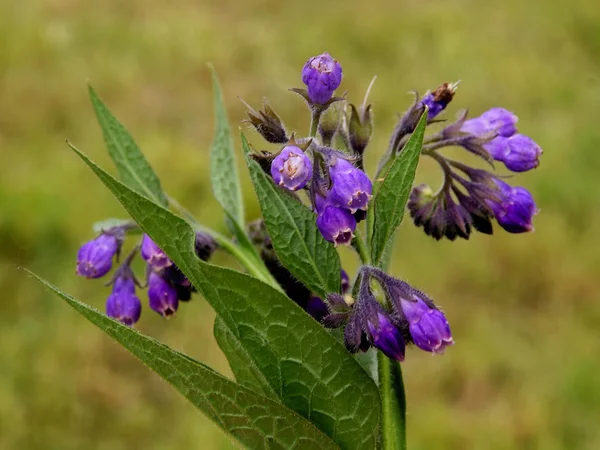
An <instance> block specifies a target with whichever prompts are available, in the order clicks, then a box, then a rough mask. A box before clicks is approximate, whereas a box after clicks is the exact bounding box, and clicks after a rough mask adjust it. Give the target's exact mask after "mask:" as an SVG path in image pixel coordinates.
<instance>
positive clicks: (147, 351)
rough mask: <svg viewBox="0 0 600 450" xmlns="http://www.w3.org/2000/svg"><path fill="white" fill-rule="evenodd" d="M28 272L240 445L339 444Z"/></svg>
mask: <svg viewBox="0 0 600 450" xmlns="http://www.w3.org/2000/svg"><path fill="white" fill-rule="evenodd" d="M29 273H30V274H31V275H33V276H34V277H35V278H37V279H38V280H39V281H40V282H42V283H43V284H44V285H46V286H47V287H48V288H50V289H51V290H52V291H54V293H56V294H58V295H59V296H60V297H62V298H63V299H64V300H65V301H66V302H67V303H68V304H69V305H70V306H72V307H73V309H75V310H76V311H77V312H79V313H80V314H81V315H82V316H84V317H86V318H87V319H88V320H89V321H90V322H92V323H93V324H94V325H96V326H97V327H98V328H100V329H102V330H103V331H104V332H106V333H107V334H108V335H109V336H111V337H112V338H114V339H115V340H116V341H117V342H119V343H120V344H121V345H123V346H124V347H125V348H126V349H127V350H129V351H130V352H131V353H133V354H134V355H135V356H137V357H138V358H139V359H140V360H141V361H142V362H143V363H144V364H146V365H147V366H148V367H150V369H152V370H153V371H154V372H156V373H157V374H158V375H160V376H161V377H162V378H164V379H165V381H167V382H168V383H169V384H171V385H172V386H173V387H174V388H175V389H177V390H178V391H179V392H180V393H181V394H183V395H184V396H185V397H186V398H187V399H188V400H189V401H191V402H192V403H193V404H194V405H195V406H196V407H197V408H198V409H200V410H201V411H202V412H204V414H206V415H207V416H208V417H209V418H210V419H212V420H213V421H214V422H215V423H216V424H217V425H218V426H219V427H221V428H222V429H224V430H225V431H226V432H228V433H229V434H231V435H232V436H233V437H234V438H235V439H237V440H238V441H239V442H240V443H242V444H243V445H245V446H247V447H249V448H253V449H254V448H257V449H258V448H263V449H272V448H278V449H288V448H294V449H306V450H310V449H315V448H326V449H331V450H333V449H337V448H339V447H338V446H337V445H336V444H335V443H334V442H333V441H332V440H331V439H329V438H328V437H327V436H325V435H324V434H323V433H322V432H320V431H319V430H318V429H317V428H316V427H315V426H314V425H312V424H311V423H310V422H308V421H307V420H306V419H304V418H303V417H301V416H300V415H298V414H296V413H295V412H294V411H292V410H290V409H288V408H286V407H285V406H283V405H282V404H281V403H279V402H277V401H274V400H271V399H269V398H267V397H264V396H262V395H259V394H257V393H256V392H254V391H252V390H250V389H248V388H245V387H243V386H240V385H238V384H236V383H234V382H232V381H230V380H228V379H227V378H225V377H223V376H222V375H220V374H218V373H217V372H215V371H214V370H212V369H210V368H209V367H207V366H205V365H203V364H201V363H199V362H198V361H195V360H193V359H192V358H190V357H189V356H186V355H184V354H183V353H179V352H177V351H175V350H172V349H170V348H169V347H167V346H166V345H164V344H161V343H160V342H158V341H156V340H154V339H152V338H149V337H147V336H144V335H143V334H141V333H139V332H138V331H136V330H134V329H132V328H130V327H127V326H125V325H123V324H121V323H120V322H118V321H116V320H113V319H111V318H109V317H106V316H105V315H104V314H102V313H101V312H99V311H98V310H96V309H94V308H91V307H90V306H87V305H85V304H83V303H81V302H79V301H77V300H75V299H74V298H73V297H71V296H69V295H67V294H65V293H63V292H62V291H60V290H59V289H58V288H57V287H56V286H53V285H52V284H50V283H49V282H47V281H45V280H43V279H41V278H40V277H38V276H37V275H35V274H33V273H31V272H29Z"/></svg>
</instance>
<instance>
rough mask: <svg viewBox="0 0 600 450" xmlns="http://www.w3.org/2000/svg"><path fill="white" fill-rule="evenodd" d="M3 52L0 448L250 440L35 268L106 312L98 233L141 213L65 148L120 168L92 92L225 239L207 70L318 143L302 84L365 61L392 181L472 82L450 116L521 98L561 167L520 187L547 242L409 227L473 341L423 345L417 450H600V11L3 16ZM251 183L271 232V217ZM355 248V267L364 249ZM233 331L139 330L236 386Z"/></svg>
mask: <svg viewBox="0 0 600 450" xmlns="http://www.w3.org/2000/svg"><path fill="white" fill-rule="evenodd" d="M0 43H1V44H0V292H1V293H2V300H1V301H0V448H2V449H61V450H67V449H111V450H112V449H115V450H118V449H131V448H146V449H176V448H186V449H213V448H214V449H228V448H232V445H233V444H232V443H231V442H230V441H229V440H228V439H227V438H226V437H225V436H224V435H223V434H222V433H221V432H220V431H219V430H218V429H217V428H216V426H213V425H212V423H210V422H208V420H207V419H205V418H204V417H203V416H202V415H201V414H199V413H197V412H196V411H195V410H194V408H193V407H192V406H191V405H190V404H188V403H187V401H186V400H185V399H183V398H182V397H180V396H179V395H178V394H177V393H176V392H175V391H173V390H171V388H170V387H169V386H168V385H166V384H165V383H164V382H162V381H161V380H160V379H159V378H158V377H157V376H155V375H153V374H152V373H151V372H150V371H149V370H147V369H146V368H145V367H143V366H142V365H141V364H140V363H138V362H137V361H136V360H135V359H134V358H133V357H131V356H130V355H129V354H127V353H126V351H125V350H122V349H121V348H119V347H118V346H117V344H115V343H113V342H112V341H111V340H110V339H109V338H108V337H106V336H105V335H103V334H102V332H101V331H99V330H97V329H96V328H94V327H93V326H92V325H91V324H89V323H88V322H86V321H85V320H84V319H83V318H81V317H79V316H78V315H77V314H76V313H75V312H74V311H72V310H71V309H69V308H68V307H67V306H66V305H65V304H64V303H63V302H61V301H60V300H59V299H58V298H57V297H54V296H53V295H51V294H50V293H49V292H46V291H44V290H43V289H42V288H41V287H40V286H39V285H38V284H37V283H36V282H34V281H33V280H31V279H29V278H28V277H27V276H26V275H25V274H24V273H22V272H19V271H18V270H17V267H18V266H25V267H28V268H30V269H32V270H34V271H36V272H37V273H40V274H41V275H42V276H44V277H46V278H48V279H49V280H51V281H52V282H54V283H56V284H57V285H59V286H61V287H62V288H64V289H65V290H66V291H67V292H69V293H71V294H73V295H75V296H76V297H78V298H79V299H81V300H83V301H85V302H88V303H90V304H92V305H94V306H96V307H98V308H103V303H104V300H105V298H106V296H107V295H108V293H109V291H108V289H107V288H104V287H103V282H102V281H100V280H96V281H87V280H83V279H81V278H78V277H76V276H75V273H74V262H75V253H76V251H77V248H78V246H79V245H80V244H81V243H82V242H84V241H85V240H88V239H90V238H91V237H92V231H91V228H90V226H91V224H92V223H93V222H94V221H97V220H100V219H103V218H106V217H124V212H123V210H122V209H121V207H120V206H119V205H118V204H117V202H116V200H114V199H113V198H112V197H111V194H110V193H109V192H108V191H107V190H106V189H105V188H104V186H103V185H101V183H100V182H99V181H97V180H96V179H95V178H94V176H93V175H92V174H91V172H90V171H89V169H87V168H86V167H85V166H84V165H83V164H82V162H81V161H80V160H79V159H78V158H77V157H76V156H75V155H73V154H72V153H71V152H70V151H69V150H68V148H67V146H66V145H65V143H64V139H65V138H69V139H70V140H71V141H72V142H73V143H75V144H76V145H77V146H78V147H79V148H81V149H83V150H84V151H86V152H87V153H88V154H89V155H90V156H91V157H92V158H94V159H95V160H96V161H98V162H99V163H101V164H102V165H103V166H104V167H107V168H110V169H111V170H113V168H112V165H111V163H110V161H109V159H108V156H107V154H106V152H105V149H104V144H103V141H102V137H101V134H100V130H99V128H98V126H97V125H96V123H95V118H94V115H93V111H92V108H91V106H90V104H89V100H88V97H87V92H86V81H87V80H90V81H91V82H92V83H93V85H94V87H95V88H96V89H97V91H98V93H99V94H100V95H101V96H102V97H103V99H104V100H105V101H106V102H107V103H108V105H109V106H110V107H111V109H112V110H113V112H114V113H115V114H116V115H117V116H118V117H119V118H120V120H121V121H122V122H123V123H124V124H125V125H126V126H127V128H128V129H129V130H130V132H131V133H132V134H133V135H134V136H135V137H136V140H137V141H138V143H139V145H140V146H141V148H142V149H143V150H144V151H145V153H146V155H147V157H148V159H149V161H150V162H151V164H152V165H153V166H154V167H155V169H156V171H157V172H158V174H159V175H160V177H161V179H162V182H163V186H164V188H165V189H166V190H168V192H169V193H170V194H171V195H173V196H175V197H177V198H178V199H179V200H180V201H181V202H182V203H183V204H185V205H187V206H188V207H189V208H190V209H191V210H193V211H194V212H195V213H196V214H197V216H198V217H199V219H200V220H201V221H203V222H204V223H206V224H208V225H210V226H212V227H215V228H217V229H220V230H223V229H224V227H223V224H222V221H221V217H220V213H216V211H218V207H217V205H216V203H215V201H214V200H213V199H212V197H211V193H210V186H209V181H208V174H207V168H208V162H207V149H208V146H209V143H210V140H211V136H212V128H213V121H212V113H211V108H212V103H211V87H210V82H209V74H208V71H207V68H206V63H207V62H208V61H211V62H212V63H213V64H214V65H215V66H216V68H217V70H218V71H219V74H220V77H221V81H222V84H223V88H224V91H225V94H226V101H227V105H228V108H229V115H230V118H231V121H232V124H233V126H234V130H235V128H236V126H237V125H236V124H237V123H239V120H241V118H242V117H243V112H244V110H243V107H242V105H241V104H240V102H239V101H237V99H236V97H237V96H238V95H239V96H242V97H243V98H244V99H245V100H246V101H248V102H250V103H251V104H253V105H258V104H259V102H260V99H261V97H262V96H267V97H268V98H269V99H270V100H271V102H272V105H273V107H274V108H275V109H276V110H277V112H278V113H279V114H280V115H281V117H282V118H283V119H284V120H285V121H286V123H287V124H288V125H289V126H290V127H291V128H295V129H297V130H300V132H305V130H307V128H308V117H307V114H306V111H305V109H304V107H303V104H302V102H301V101H300V99H298V98H296V97H294V96H293V95H292V94H289V93H287V92H286V89H287V88H288V87H293V86H299V85H300V84H301V83H300V69H301V67H302V65H303V63H304V61H305V60H306V59H307V58H308V57H310V56H312V55H315V54H318V53H321V52H322V51H324V50H327V51H329V52H330V53H331V54H332V55H334V57H336V58H337V59H338V60H339V61H340V62H341V64H342V65H343V68H344V74H345V79H344V82H343V85H342V87H343V89H348V90H349V91H350V94H349V95H350V99H351V100H353V101H355V102H358V101H360V99H361V98H362V95H363V93H364V90H365V89H366V87H367V85H368V83H369V81H370V79H371V77H372V76H373V75H374V74H377V75H378V76H379V78H378V80H377V83H376V85H375V88H374V90H373V92H372V101H373V103H374V105H375V106H374V108H375V114H376V121H377V122H376V130H375V136H374V140H373V143H372V145H371V147H370V150H369V151H370V152H371V153H372V154H371V158H372V159H371V162H370V166H371V167H372V166H373V165H374V164H375V154H381V153H382V151H383V150H384V149H385V147H386V144H387V139H388V135H389V133H390V131H391V129H392V127H393V124H394V121H395V113H396V112H399V111H403V110H404V109H405V108H406V107H407V105H408V104H409V102H410V100H411V98H410V96H409V95H407V91H408V90H410V89H418V90H419V91H421V92H424V91H425V90H427V89H429V88H435V87H436V86H437V85H438V84H440V82H442V81H452V80H456V79H461V80H462V83H461V85H460V89H459V91H458V94H457V97H456V98H455V100H454V102H453V103H452V104H451V105H450V107H449V110H448V112H447V114H446V116H447V117H450V118H451V117H453V115H454V113H455V112H456V111H457V110H458V109H459V108H462V107H469V108H470V109H471V111H472V112H473V113H474V114H478V113H480V112H482V111H484V110H485V109H486V108H488V107H491V106H496V105H501V106H504V107H506V108H508V109H510V110H512V111H515V112H516V113H517V114H518V115H519V117H520V119H521V120H520V123H519V124H520V129H521V131H522V132H523V133H525V134H528V135H530V136H532V137H533V138H534V139H535V140H536V141H537V142H539V143H540V145H541V146H542V148H543V149H544V155H543V157H542V164H541V166H540V168H539V169H538V170H536V171H534V172H533V173H527V174H523V175H519V176H518V177H516V178H515V182H517V183H518V184H520V185H523V186H526V187H527V188H529V189H530V190H531V191H532V192H533V193H534V195H535V198H536V200H537V202H538V206H539V207H540V208H541V213H540V214H539V215H538V216H537V217H536V219H535V226H536V231H535V233H532V234H528V235H519V236H513V235H508V234H507V233H503V232H500V231H498V232H497V234H496V235H494V236H492V237H489V236H482V235H474V236H473V237H472V238H471V240H470V241H463V242H454V243H450V242H435V241H433V240H432V239H430V238H429V237H426V236H425V235H424V234H423V232H422V231H421V230H417V229H415V228H414V227H413V226H412V224H411V223H410V221H408V220H407V221H405V223H404V224H403V226H402V229H401V235H400V236H399V237H398V238H397V240H396V252H395V259H394V261H393V265H392V273H393V274H394V275H396V276H399V277H402V278H404V279H406V280H408V281H409V282H411V283H412V284H414V285H416V286H418V287H420V288H423V289H424V290H426V291H427V292H428V293H430V294H431V295H432V297H433V298H435V299H436V300H437V301H438V303H439V304H441V305H442V306H443V307H444V309H445V310H446V313H447V315H448V317H449V320H450V322H451V324H452V327H453V333H454V337H455V340H456V345H455V346H454V347H453V348H451V349H450V350H449V351H448V352H447V353H446V355H445V356H443V357H431V356H430V355H428V354H424V353H423V352H419V351H415V350H409V352H408V356H407V359H406V362H405V363H404V365H403V367H404V373H405V383H406V388H407V391H408V420H409V423H408V433H409V439H410V442H411V448H412V449H431V448H441V449H446V448H447V449H479V448H486V449H563V448H565V449H597V448H600V302H599V300H600V236H599V234H598V231H597V228H598V224H599V223H600V208H599V205H600V188H599V187H598V179H599V176H600V175H599V174H600V126H598V120H599V119H600V3H598V2H597V1H596V0H570V1H566V0H565V1H561V0H530V1H522V0H505V1H503V2H484V1H481V0H454V1H435V0H429V1H419V0H411V1H398V0H396V1H394V0H372V1H369V2H363V1H360V0H348V1H345V2H324V1H315V0H304V1H302V2H281V1H275V0H263V1H257V2H250V1H248V2H245V1H241V0H239V1H230V0H218V1H217V0H212V1H192V0H176V1H172V2H160V1H158V0H133V1H117V0H105V1H103V2H85V1H81V0H28V1H26V2H25V1H23V2H17V1H15V0H13V1H10V0H8V1H7V0H4V1H2V2H0ZM251 137H252V140H253V142H255V143H256V144H257V145H260V141H259V140H258V139H257V136H256V135H253V136H251ZM237 148H238V149H239V145H238V146H237ZM467 158H468V157H467ZM240 168H241V169H242V172H243V174H244V183H245V184H244V189H245V192H244V195H245V198H246V204H247V214H248V218H249V219H253V218H255V217H257V215H258V211H257V205H256V201H255V199H254V195H253V192H252V188H251V186H250V184H249V180H248V177H247V175H246V173H245V169H243V167H241V165H240ZM418 178H419V180H425V181H431V182H433V183H435V182H436V181H438V174H437V170H436V168H435V167H434V166H433V165H431V164H429V161H426V162H425V161H424V163H423V165H422V166H421V168H420V172H419V175H418ZM130 244H131V242H130ZM343 256H344V258H345V265H346V266H347V267H348V268H349V269H350V270H355V269H356V267H357V261H356V259H355V258H354V256H353V255H352V254H351V252H349V251H344V252H343ZM217 262H218V263H229V262H230V261H228V260H227V259H226V258H225V257H218V258H217ZM213 317H214V315H213V313H212V311H211V310H210V308H209V307H208V306H207V305H206V303H205V302H204V301H203V300H202V299H200V298H196V300H195V301H193V302H192V303H190V304H188V305H184V306H183V307H182V308H181V310H180V312H179V313H178V314H177V316H176V317H174V318H172V319H171V320H169V321H165V320H162V319H161V318H160V317H158V315H156V314H154V313H152V312H151V311H150V310H149V309H148V308H146V309H145V311H144V313H143V314H142V320H141V322H140V324H139V328H140V329H141V330H142V331H143V332H145V333H148V334H150V335H152V336H155V337H157V338H159V339H160V340H162V341H164V342H166V343H168V344H169V345H171V346H173V347H174V348H176V349H180V350H183V351H185V352H187V353H188V354H190V355H191V356H193V357H195V358H197V359H199V360H201V361H203V362H206V363H207V364H209V365H210V366H212V367H214V368H216V369H217V370H220V371H223V372H225V373H229V369H228V366H227V363H226V361H225V360H224V358H223V357H222V355H221V354H220V352H219V350H218V348H217V346H216V344H215V343H214V341H213V339H212V320H213Z"/></svg>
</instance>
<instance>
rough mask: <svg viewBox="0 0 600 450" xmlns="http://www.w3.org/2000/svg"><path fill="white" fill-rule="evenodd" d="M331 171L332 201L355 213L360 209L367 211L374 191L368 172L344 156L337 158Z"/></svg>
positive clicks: (330, 198) (330, 196)
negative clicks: (358, 167) (355, 165)
mask: <svg viewBox="0 0 600 450" xmlns="http://www.w3.org/2000/svg"><path fill="white" fill-rule="evenodd" d="M329 173H330V175H331V181H332V183H333V186H332V188H331V194H330V195H329V200H330V201H331V203H333V204H334V205H336V206H339V207H341V208H346V209H349V210H350V212H351V213H353V214H354V213H355V212H356V211H357V210H359V209H362V210H363V211H365V210H366V209H367V207H368V204H369V200H370V199H371V197H372V195H371V194H372V192H373V186H372V184H371V180H369V177H368V176H367V174H366V173H364V172H363V171H362V170H360V169H357V168H356V167H354V165H352V163H350V162H349V161H347V160H345V159H343V158H336V161H335V162H334V164H333V165H332V166H331V167H330V168H329Z"/></svg>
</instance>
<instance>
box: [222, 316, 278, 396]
mask: <svg viewBox="0 0 600 450" xmlns="http://www.w3.org/2000/svg"><path fill="white" fill-rule="evenodd" d="M214 332H215V339H216V340H217V343H218V344H219V347H220V348H221V350H222V351H223V353H225V356H227V360H228V361H229V366H230V367H231V371H232V372H233V374H234V375H235V379H236V380H237V382H238V383H240V384H241V385H244V386H246V387H248V388H250V389H252V390H253V391H256V392H258V393H259V394H262V395H264V396H266V397H271V398H275V399H277V395H276V394H275V392H274V391H273V388H272V387H271V385H270V384H269V382H268V381H267V379H266V378H265V377H264V375H263V374H262V373H261V372H260V370H259V369H258V367H256V364H255V363H254V361H253V360H252V358H251V357H250V355H249V354H248V352H247V351H246V349H245V348H244V347H243V345H242V343H241V342H240V341H239V340H238V338H237V337H236V336H235V334H233V333H232V332H231V330H230V329H229V328H227V325H225V322H223V319H221V318H220V317H219V316H217V317H216V319H215V329H214Z"/></svg>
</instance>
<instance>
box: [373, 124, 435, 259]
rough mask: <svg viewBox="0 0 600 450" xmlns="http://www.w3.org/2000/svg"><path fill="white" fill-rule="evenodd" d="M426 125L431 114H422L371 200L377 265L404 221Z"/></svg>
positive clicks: (374, 253) (374, 251) (374, 255)
mask: <svg viewBox="0 0 600 450" xmlns="http://www.w3.org/2000/svg"><path fill="white" fill-rule="evenodd" d="M426 126H427V113H425V114H423V115H422V116H421V119H420V120H419V124H418V125H417V128H416V129H415V131H414V132H413V134H412V135H411V136H410V139H409V140H408V142H407V143H406V145H405V146H404V148H403V149H402V153H400V155H399V156H397V157H396V159H395V160H394V161H393V162H392V164H391V165H390V167H389V169H388V170H387V172H386V173H385V174H383V181H382V182H381V185H380V186H379V188H378V189H376V193H375V197H374V198H373V200H372V202H371V208H373V209H374V215H373V217H374V222H373V237H372V239H371V259H372V261H373V264H374V265H376V266H378V265H380V264H381V261H382V259H383V256H384V252H385V248H386V247H387V246H388V245H389V244H390V241H391V239H392V236H393V234H394V232H395V231H396V228H398V226H399V225H400V223H402V218H403V217H404V210H405V208H406V202H407V201H408V196H409V194H410V190H411V188H412V184H413V181H414V179H415V172H416V170H417V165H418V164H419V157H420V156H421V149H422V147H423V135H424V134H425V127H426Z"/></svg>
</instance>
